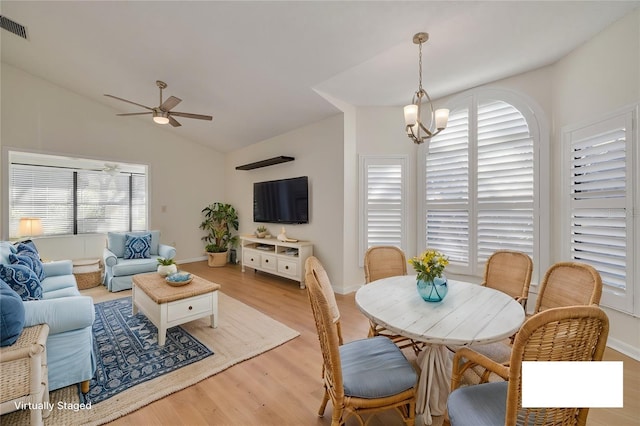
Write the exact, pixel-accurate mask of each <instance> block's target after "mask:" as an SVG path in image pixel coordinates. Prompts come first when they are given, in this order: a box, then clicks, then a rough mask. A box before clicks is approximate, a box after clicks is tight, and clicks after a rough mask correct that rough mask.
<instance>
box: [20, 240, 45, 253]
mask: <svg viewBox="0 0 640 426" xmlns="http://www.w3.org/2000/svg"><path fill="white" fill-rule="evenodd" d="M24 250H29V251H32V252H34V253H35V254H37V255H38V257H39V256H40V255H39V253H38V249H37V248H36V244H35V243H34V242H33V241H31V240H25V241H20V242H19V243H16V251H24Z"/></svg>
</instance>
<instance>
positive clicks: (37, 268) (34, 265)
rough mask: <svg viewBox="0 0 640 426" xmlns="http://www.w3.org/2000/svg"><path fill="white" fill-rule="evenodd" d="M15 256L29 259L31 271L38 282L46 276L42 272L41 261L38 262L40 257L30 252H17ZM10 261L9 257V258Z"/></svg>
mask: <svg viewBox="0 0 640 426" xmlns="http://www.w3.org/2000/svg"><path fill="white" fill-rule="evenodd" d="M16 256H21V257H23V258H24V257H29V258H30V259H31V270H32V271H33V272H35V273H36V276H37V277H38V279H39V280H40V281H42V280H44V279H45V278H46V276H47V275H46V274H45V272H44V266H43V265H42V261H41V260H40V255H39V254H38V253H36V252H34V251H32V250H26V249H25V250H18V253H17V254H16ZM9 258H10V259H9V260H11V256H10V257H9Z"/></svg>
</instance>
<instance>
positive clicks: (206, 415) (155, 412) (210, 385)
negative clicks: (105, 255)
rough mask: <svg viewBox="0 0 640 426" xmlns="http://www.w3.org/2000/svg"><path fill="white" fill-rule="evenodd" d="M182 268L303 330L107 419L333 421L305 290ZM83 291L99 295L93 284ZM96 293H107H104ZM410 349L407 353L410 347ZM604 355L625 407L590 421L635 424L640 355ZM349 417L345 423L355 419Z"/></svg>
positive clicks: (344, 303)
mask: <svg viewBox="0 0 640 426" xmlns="http://www.w3.org/2000/svg"><path fill="white" fill-rule="evenodd" d="M180 268H181V269H183V270H186V271H189V272H192V273H195V274H198V275H200V276H202V277H203V278H207V279H209V280H211V281H214V282H217V283H219V284H221V285H222V291H223V292H224V293H226V294H228V295H230V296H232V297H234V298H236V299H238V300H241V301H242V302H244V303H246V304H248V305H250V306H253V307H254V308H256V309H258V310H260V311H262V312H264V313H265V314H267V315H269V316H271V317H272V318H275V319H276V320H278V321H280V322H282V323H284V324H286V325H288V326H289V327H291V328H294V329H295V330H297V331H299V332H300V336H299V337H297V338H295V339H293V340H291V341H290V342H288V343H286V344H284V345H282V346H280V347H278V348H276V349H273V350H271V351H269V352H267V353H264V354H262V355H259V356H257V357H255V358H253V359H250V360H248V361H245V362H243V363H241V364H238V365H236V366H233V367H231V368H229V369H227V370H225V371H223V372H221V373H219V374H217V375H215V376H213V377H210V378H208V379H206V380H204V381H202V382H200V383H198V384H196V385H194V386H191V387H189V388H187V389H184V390H182V391H180V392H176V393H174V394H172V395H169V396H167V397H165V398H163V399H160V400H158V401H156V402H154V403H152V404H149V405H148V406H147V407H144V408H142V409H140V410H138V411H135V412H133V413H131V414H129V415H127V416H125V417H122V418H120V419H118V420H116V421H115V422H112V423H111V424H112V425H151V424H153V425H156V424H157V425H161V424H162V425H178V424H183V425H205V424H208V425H329V424H331V403H329V404H328V406H327V410H326V412H325V415H324V417H323V418H319V417H318V416H317V415H316V412H317V410H318V407H319V405H320V401H321V399H322V394H323V390H322V382H321V379H320V372H321V362H322V361H321V356H320V354H319V350H320V349H319V344H318V341H317V335H316V331H315V325H314V321H313V317H312V314H311V310H310V307H309V301H308V299H307V295H306V290H301V289H300V288H299V287H298V284H297V283H295V282H293V281H289V280H286V279H281V278H278V277H275V276H271V275H268V274H264V273H260V272H258V273H254V272H246V273H242V272H241V271H240V268H239V267H238V266H226V267H223V268H209V267H208V266H207V265H206V262H196V263H190V264H183V265H180ZM92 290H93V289H92ZM83 293H88V294H92V293H93V294H95V296H94V297H96V296H97V294H96V293H95V292H92V291H91V290H86V291H83ZM127 293H128V292H120V293H116V294H115V296H117V297H122V296H125V295H126V294H127ZM100 296H103V297H104V294H102V295H100ZM110 296H111V295H110ZM96 298H101V297H96ZM336 298H337V301H338V305H339V308H340V312H341V314H342V320H341V322H342V328H343V334H344V338H345V341H350V340H354V339H358V338H363V337H366V335H367V330H368V322H367V320H366V319H365V318H364V317H363V316H362V315H361V314H360V312H359V311H358V308H357V307H356V306H355V303H354V295H353V294H349V295H345V296H341V295H336ZM222 314H223V313H222ZM407 356H408V357H411V356H412V355H411V354H410V353H407ZM605 359H608V360H621V361H624V392H625V398H624V405H625V407H624V408H619V409H592V410H590V412H589V421H588V423H587V424H588V425H590V426H605V425H607V426H610V425H617V426H626V425H629V426H632V425H635V426H637V425H640V422H639V420H638V419H640V362H638V361H635V360H633V359H631V358H629V357H626V356H624V355H622V354H620V353H618V352H616V351H613V350H610V349H607V351H606V352H605ZM353 420H355V419H351V421H349V422H348V426H351V425H355V424H357V422H355V421H353ZM369 424H370V425H372V426H392V425H401V424H402V422H401V420H400V418H399V417H398V416H397V415H396V414H395V413H393V412H389V413H383V414H380V415H378V416H377V417H376V418H374V419H372V420H371V421H370V423H369Z"/></svg>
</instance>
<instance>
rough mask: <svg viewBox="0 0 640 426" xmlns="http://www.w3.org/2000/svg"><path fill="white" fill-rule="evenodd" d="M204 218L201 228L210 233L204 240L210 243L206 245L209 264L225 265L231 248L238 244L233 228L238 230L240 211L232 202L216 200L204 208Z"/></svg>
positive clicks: (215, 265)
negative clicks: (238, 211)
mask: <svg viewBox="0 0 640 426" xmlns="http://www.w3.org/2000/svg"><path fill="white" fill-rule="evenodd" d="M202 213H203V214H204V220H203V221H202V223H200V229H202V230H204V231H207V232H208V234H207V235H205V236H204V237H202V238H201V239H202V241H205V242H206V243H208V244H207V245H206V247H205V250H206V251H207V256H208V258H209V260H208V265H209V266H212V267H217V266H224V265H226V263H227V256H228V253H229V248H230V247H231V246H234V245H235V244H236V241H237V239H238V237H237V236H234V235H232V234H231V230H232V229H233V230H236V231H237V230H238V213H237V212H236V209H235V208H234V207H233V206H232V205H231V204H225V203H220V202H215V203H213V204H210V205H208V206H207V207H205V208H204V209H202Z"/></svg>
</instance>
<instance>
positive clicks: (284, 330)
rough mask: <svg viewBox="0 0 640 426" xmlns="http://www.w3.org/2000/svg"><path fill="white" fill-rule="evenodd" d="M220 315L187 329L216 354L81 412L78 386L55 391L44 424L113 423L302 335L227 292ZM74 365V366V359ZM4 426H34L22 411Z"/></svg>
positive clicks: (221, 298) (222, 297)
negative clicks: (214, 324) (211, 323)
mask: <svg viewBox="0 0 640 426" xmlns="http://www.w3.org/2000/svg"><path fill="white" fill-rule="evenodd" d="M219 312H220V319H219V322H218V328H215V329H213V328H211V327H210V326H209V324H208V323H207V321H208V318H203V319H200V320H198V321H193V322H190V323H187V324H184V325H182V327H183V328H184V329H185V330H186V331H187V332H188V333H189V334H191V335H192V336H193V337H195V338H196V339H198V340H199V341H200V342H202V343H203V344H205V345H206V346H207V347H209V348H210V349H211V350H212V351H214V352H215V353H214V355H212V356H209V357H207V358H205V359H203V360H201V361H198V362H196V363H193V364H190V365H188V366H186V367H183V368H180V369H178V370H175V371H172V372H170V373H167V374H165V375H163V376H161V377H158V378H156V379H153V380H150V381H147V382H144V383H142V384H140V385H138V386H134V387H132V388H130V389H128V390H125V391H123V392H121V393H119V394H117V395H115V396H113V397H111V398H109V399H107V400H105V401H102V402H100V403H97V404H92V405H91V407H90V408H83V409H78V408H80V407H78V404H79V403H80V400H79V398H78V391H77V386H68V387H66V388H63V389H59V390H56V391H54V392H51V396H50V397H51V403H53V404H54V408H53V411H52V413H51V415H50V416H49V417H48V418H47V419H45V420H44V424H45V425H51V426H53V425H80V424H88V425H99V424H104V423H107V422H110V421H112V420H115V419H117V418H119V417H122V416H124V415H126V414H128V413H131V412H133V411H135V410H137V409H138V408H141V407H143V406H145V405H147V404H149V403H151V402H153V401H156V400H158V399H160V398H163V397H165V396H167V395H169V394H172V393H174V392H177V391H179V390H181V389H184V388H186V387H188V386H191V385H193V384H195V383H197V382H199V381H201V380H204V379H206V378H207V377H210V376H213V375H214V374H217V373H219V372H220V371H223V370H225V369H227V368H229V367H231V366H233V365H235V364H237V363H239V362H242V361H245V360H247V359H249V358H253V357H254V356H256V355H259V354H261V353H263V352H266V351H269V350H271V349H273V348H275V347H277V346H280V345H282V344H283V343H286V342H287V341H289V340H291V339H293V338H294V337H296V336H298V335H299V334H300V333H298V332H297V331H295V330H293V329H291V328H289V327H287V326H285V325H284V324H282V323H280V322H278V321H276V320H274V319H272V318H270V317H269V316H267V315H265V314H263V313H261V312H259V311H257V310H255V309H253V308H252V307H250V306H247V305H245V304H244V303H242V302H240V301H238V300H236V299H234V298H232V297H230V296H227V295H225V294H224V293H220V294H219ZM69 362H71V363H72V362H73V360H69ZM76 410H77V411H76ZM0 423H2V424H11V425H28V424H29V413H28V412H27V411H22V412H13V413H9V414H6V415H4V416H2V418H1V419H0Z"/></svg>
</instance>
